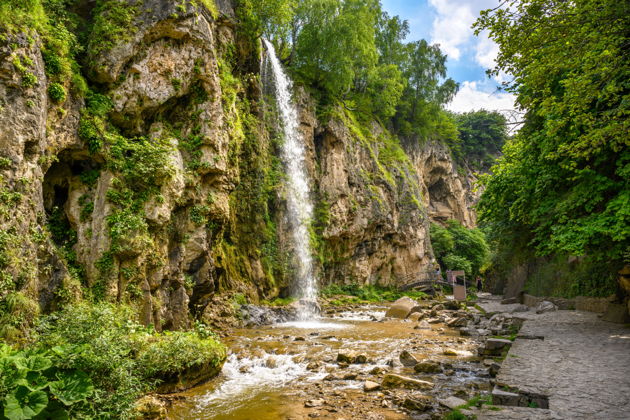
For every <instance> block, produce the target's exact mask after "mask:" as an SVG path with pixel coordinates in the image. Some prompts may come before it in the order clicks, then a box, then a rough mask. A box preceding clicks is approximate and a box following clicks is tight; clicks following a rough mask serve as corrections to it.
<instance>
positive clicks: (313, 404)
mask: <svg viewBox="0 0 630 420" xmlns="http://www.w3.org/2000/svg"><path fill="white" fill-rule="evenodd" d="M325 403H326V401H325V400H323V399H322V398H318V399H315V400H308V401H306V402H304V407H309V408H310V407H321V406H322V405H324V404H325Z"/></svg>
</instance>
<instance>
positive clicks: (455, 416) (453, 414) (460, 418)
mask: <svg viewBox="0 0 630 420" xmlns="http://www.w3.org/2000/svg"><path fill="white" fill-rule="evenodd" d="M484 405H485V406H486V407H485V408H487V409H488V410H493V411H499V410H501V408H499V407H497V406H494V405H492V396H491V395H490V394H478V395H475V396H474V397H473V398H471V399H470V400H468V402H467V403H466V404H462V405H460V406H459V407H456V408H455V409H454V410H451V411H450V412H449V413H447V414H446V415H445V416H444V419H445V420H472V419H474V418H476V416H467V415H465V414H464V413H462V411H461V410H468V409H470V408H473V407H475V408H482V407H483V406H484Z"/></svg>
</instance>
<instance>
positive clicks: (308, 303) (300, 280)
mask: <svg viewBox="0 0 630 420" xmlns="http://www.w3.org/2000/svg"><path fill="white" fill-rule="evenodd" d="M263 42H264V43H265V48H266V49H267V54H264V58H263V66H262V68H263V83H265V84H266V85H268V86H273V87H274V93H275V95H274V96H275V98H276V102H277V105H278V113H279V116H280V124H281V126H282V133H283V141H282V147H281V149H282V150H281V158H282V162H283V164H284V166H285V168H286V174H287V181H286V189H287V194H286V199H287V217H288V219H289V226H290V228H291V235H292V240H293V246H294V248H295V256H294V261H295V266H296V267H295V268H296V278H295V283H294V286H295V288H296V290H297V293H298V296H297V297H298V298H300V300H301V301H302V302H303V304H302V305H300V306H299V307H298V317H299V319H300V321H308V320H312V319H313V318H314V317H315V316H316V315H317V313H316V310H315V308H316V305H314V303H315V302H316V300H317V281H316V280H315V277H314V275H313V257H312V252H311V247H310V243H309V240H310V235H309V224H310V222H311V219H312V216H313V204H312V202H311V199H310V196H309V182H308V181H309V180H308V174H307V171H306V151H305V148H304V139H303V138H302V135H301V133H300V130H299V125H300V122H299V119H298V112H297V108H296V107H295V104H294V103H293V99H292V93H291V91H292V89H291V87H292V83H291V80H290V79H289V77H288V76H287V74H286V73H285V72H284V69H283V68H282V64H281V63H280V60H278V57H277V56H276V51H275V49H274V46H273V44H272V43H271V42H269V41H267V40H263ZM269 70H270V71H271V74H269V75H268V71H269ZM267 75H268V76H269V77H267Z"/></svg>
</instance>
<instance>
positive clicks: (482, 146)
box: [455, 109, 507, 171]
mask: <svg viewBox="0 0 630 420" xmlns="http://www.w3.org/2000/svg"><path fill="white" fill-rule="evenodd" d="M455 121H456V122H457V129H458V131H459V143H460V148H461V156H460V160H461V159H463V160H465V161H466V162H468V163H470V164H472V165H473V166H475V167H476V168H477V169H479V170H484V171H487V170H488V169H489V168H490V166H492V164H493V163H494V162H495V158H496V157H497V156H499V155H500V154H501V148H502V147H503V145H504V144H505V141H506V140H507V125H506V120H505V117H504V116H503V115H502V114H500V113H498V112H496V111H493V112H490V111H486V110H483V109H482V110H479V111H471V112H466V113H463V114H457V115H456V116H455Z"/></svg>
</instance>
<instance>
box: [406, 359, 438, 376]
mask: <svg viewBox="0 0 630 420" xmlns="http://www.w3.org/2000/svg"><path fill="white" fill-rule="evenodd" d="M413 369H414V370H415V371H416V372H418V373H440V372H442V370H443V369H442V365H440V364H439V363H438V362H434V361H432V360H426V361H424V362H420V363H418V364H417V365H415V366H414V368H413Z"/></svg>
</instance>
